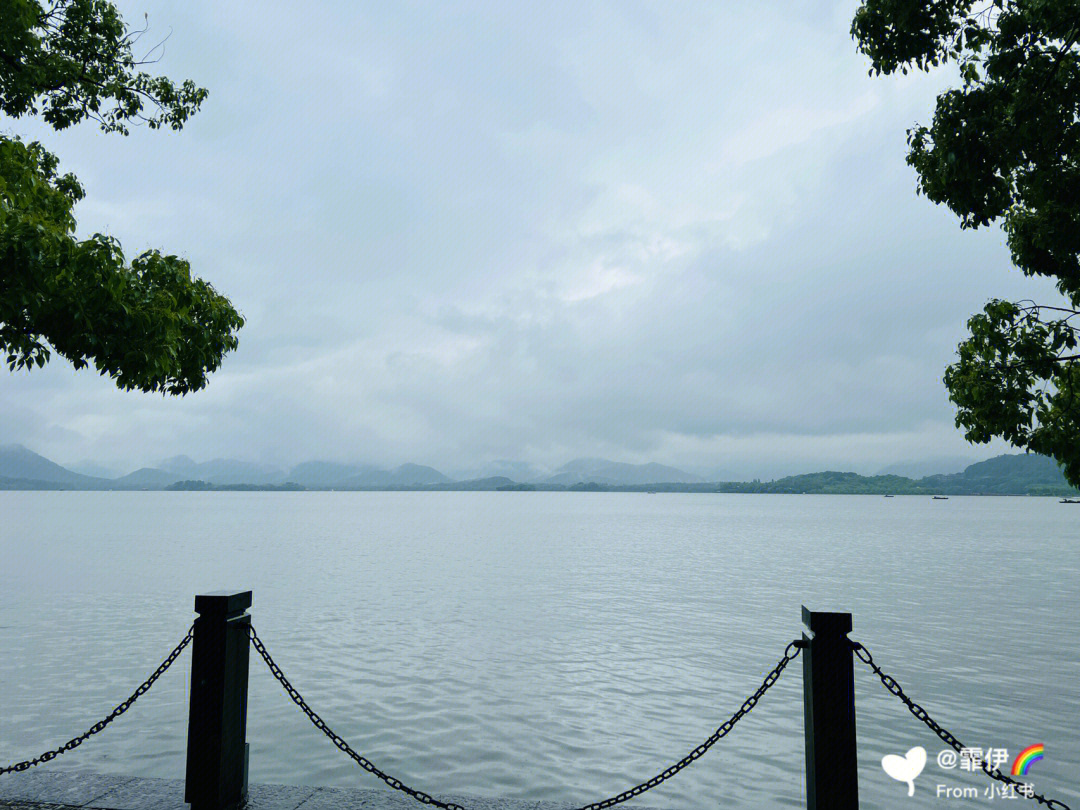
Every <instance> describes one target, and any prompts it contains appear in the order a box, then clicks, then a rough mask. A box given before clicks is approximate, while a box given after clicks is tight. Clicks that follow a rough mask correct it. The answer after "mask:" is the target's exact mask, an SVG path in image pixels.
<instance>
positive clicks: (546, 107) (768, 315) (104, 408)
mask: <svg viewBox="0 0 1080 810" xmlns="http://www.w3.org/2000/svg"><path fill="white" fill-rule="evenodd" d="M120 7H121V9H122V10H123V12H124V14H125V16H126V18H127V19H128V21H129V22H132V23H141V20H142V15H143V13H144V12H148V13H149V21H150V25H151V32H150V34H148V35H147V37H145V38H144V40H143V42H144V43H147V44H151V42H150V40H151V38H152V37H153V36H154V35H155V34H157V35H159V38H160V37H161V36H164V35H166V34H168V33H169V32H171V37H170V38H169V40H168V42H167V43H166V46H165V49H164V57H163V59H162V61H161V62H160V63H159V65H158V66H157V67H158V69H159V70H160V71H161V72H164V73H166V74H167V75H169V76H171V77H173V78H174V79H183V78H192V79H194V80H195V81H196V82H198V83H199V84H201V85H203V86H205V87H207V88H208V89H209V91H210V95H209V98H208V99H207V101H206V103H205V105H204V107H203V110H202V112H200V113H199V114H198V115H197V116H195V117H194V118H193V119H192V120H191V121H190V123H189V124H188V125H187V127H186V128H185V129H184V131H183V132H181V133H171V132H160V131H159V132H151V131H145V130H143V131H137V132H135V133H134V134H133V135H131V136H130V137H128V138H123V137H121V136H117V135H105V134H103V133H101V132H100V131H98V130H97V129H96V128H94V127H93V126H91V125H89V124H83V125H82V126H80V127H77V128H75V129H73V130H69V131H67V132H65V133H62V134H56V133H53V132H51V131H49V130H46V129H44V128H42V127H41V126H40V125H38V124H36V123H35V122H33V121H30V120H27V119H23V120H18V121H12V120H11V119H6V118H5V119H0V127H2V128H3V130H4V131H5V132H6V133H9V134H12V133H14V134H19V135H21V136H23V137H24V138H39V139H41V140H42V141H43V142H45V144H46V145H47V146H48V147H49V148H50V149H52V150H53V151H54V152H56V153H57V155H58V156H59V157H60V160H61V168H62V169H64V170H69V171H74V172H75V173H76V174H77V175H78V177H79V178H80V180H81V181H82V182H83V184H84V185H85V187H86V190H87V198H86V199H85V200H84V201H83V202H81V203H80V204H79V206H78V207H77V209H76V212H77V216H78V220H79V224H80V231H81V232H82V233H84V234H90V233H93V232H96V231H100V232H104V233H108V234H112V235H114V236H116V237H117V238H119V239H120V240H121V243H122V244H123V245H124V248H125V251H126V252H127V254H128V255H129V256H131V255H135V254H136V253H138V252H140V251H141V250H144V249H146V248H150V247H155V248H160V249H162V250H164V251H166V252H172V253H177V254H179V255H181V256H184V257H186V258H188V259H189V260H190V261H191V264H192V267H193V270H194V272H195V273H197V274H198V275H200V276H202V277H203V278H205V279H207V280H209V281H210V282H211V283H213V284H214V285H215V287H216V288H217V289H218V290H219V291H221V292H222V293H224V294H225V295H227V296H228V297H229V298H230V299H231V300H232V301H233V303H234V304H235V305H236V306H237V307H238V309H240V310H241V312H242V313H243V314H244V316H245V317H246V318H247V326H246V327H245V328H244V329H243V330H242V332H241V333H240V348H239V349H238V350H237V351H236V352H235V353H233V354H231V355H229V356H228V357H227V359H226V361H225V364H224V366H223V367H222V368H221V369H220V370H219V371H218V372H217V373H216V374H214V375H213V376H212V377H211V381H210V385H209V386H208V388H207V389H205V390H204V391H202V392H199V393H197V394H194V395H190V396H188V397H186V398H181V399H174V398H162V397H161V396H154V395H147V394H139V393H125V392H120V391H118V390H116V388H115V386H114V385H113V384H112V383H111V382H110V381H109V380H108V379H106V378H102V377H99V376H98V375H96V374H95V373H94V372H93V371H83V372H79V373H76V372H74V371H73V370H72V369H71V366H70V365H69V364H68V363H67V362H66V361H64V360H62V359H54V360H53V361H52V362H51V363H49V365H48V366H47V367H46V368H45V369H44V370H35V371H32V372H21V373H18V374H8V373H5V374H4V375H2V377H0V392H2V397H0V441H3V442H20V443H22V444H25V445H27V446H28V447H30V448H31V449H33V450H36V451H37V452H40V453H43V454H45V455H47V456H49V457H50V458H53V459H55V460H57V461H60V462H69V463H70V462H76V461H79V460H82V459H88V458H92V459H96V460H98V461H101V462H103V463H105V464H108V465H112V466H115V467H117V468H120V469H121V471H127V470H128V469H132V468H134V467H136V466H139V465H141V464H145V463H152V462H155V461H157V460H159V459H161V458H163V457H166V456H170V455H174V454H177V453H186V454H188V455H190V456H192V457H194V458H195V459H196V460H200V461H201V460H205V459H209V458H213V457H217V456H230V457H237V458H242V459H247V460H252V461H264V462H271V463H277V464H289V463H293V462H297V461H302V460H305V459H312V458H321V459H330V460H338V461H363V462H372V463H379V464H386V465H393V464H400V463H402V462H405V461H413V462H418V463H426V464H431V465H433V466H435V467H438V468H439V469H443V470H446V471H455V470H464V469H468V468H471V467H475V466H477V465H480V464H482V463H484V462H487V461H490V460H493V459H519V460H524V461H529V462H532V463H534V464H537V465H541V466H548V467H550V466H556V465H558V464H561V463H563V462H565V461H567V460H569V459H571V458H574V457H578V456H602V457H606V458H611V459H615V460H620V461H629V462H641V461H659V462H664V463H669V464H674V465H677V466H681V467H684V468H686V469H690V470H694V471H699V472H711V471H717V472H719V473H724V474H728V475H749V474H754V475H771V474H777V475H779V474H785V473H790V472H805V471H810V470H814V469H821V468H824V467H829V468H834V469H835V468H841V469H851V470H856V471H861V472H873V471H875V470H876V469H878V468H880V467H882V466H884V465H886V464H889V463H891V462H895V461H902V460H908V459H918V458H923V457H928V456H942V455H970V456H972V457H985V456H987V455H991V454H994V453H996V452H1002V451H1003V450H1004V449H1005V448H1003V447H992V448H989V449H988V448H981V447H969V446H968V445H967V444H966V443H965V442H964V440H963V437H962V435H961V434H960V432H959V431H957V430H956V429H955V428H954V427H953V408H952V406H951V405H950V403H949V402H948V400H947V397H946V393H945V390H944V387H943V385H942V383H941V377H942V373H943V370H944V367H945V366H946V365H947V364H948V363H949V362H950V359H951V358H952V357H953V355H954V352H955V346H956V343H957V342H958V341H959V340H960V339H961V337H962V336H963V334H964V331H965V329H964V322H965V320H966V319H967V317H968V316H969V315H970V314H971V313H973V312H974V311H976V310H978V309H980V308H981V307H982V305H983V304H984V303H985V301H986V299H988V298H990V297H993V296H997V297H1026V296H1032V295H1042V296H1043V297H1044V298H1046V299H1050V298H1051V297H1053V296H1052V295H1051V294H1050V293H1048V292H1047V286H1046V285H1039V284H1037V283H1036V282H1033V281H1031V280H1028V279H1025V278H1024V277H1023V276H1022V275H1021V274H1020V273H1019V272H1018V271H1016V270H1014V269H1011V267H1010V263H1009V256H1008V251H1007V249H1006V247H1005V245H1004V239H1003V237H1002V235H1001V234H1000V232H998V231H980V232H970V231H967V232H962V231H961V230H960V228H959V226H958V223H957V220H956V219H955V217H953V215H952V214H951V213H950V212H948V211H947V210H945V209H943V208H937V207H935V206H934V205H933V204H932V203H930V202H929V201H927V200H926V199H925V198H921V197H917V196H916V195H915V175H914V173H913V171H912V170H911V169H910V168H909V167H908V166H907V165H906V164H905V161H904V158H905V155H906V145H905V137H906V136H905V131H906V129H907V128H908V127H909V126H911V125H912V124H913V123H915V122H918V121H927V120H928V119H929V117H930V115H931V111H932V109H933V100H934V97H935V95H936V93H937V92H939V91H940V90H941V89H942V88H943V87H945V86H946V85H947V84H948V82H949V81H950V79H951V76H950V75H949V74H948V73H937V74H934V75H931V76H929V77H927V76H922V75H919V76H908V77H878V78H871V77H869V76H868V75H867V63H866V60H865V58H864V57H862V56H860V55H859V54H857V53H856V51H855V45H854V43H853V42H852V40H851V38H850V36H849V34H848V29H849V25H850V19H851V16H852V13H853V11H854V9H855V7H856V4H855V3H853V2H842V3H833V4H825V3H822V2H821V1H820V0H814V1H813V2H791V0H779V1H778V2H757V3H752V4H735V3H727V4H724V3H715V2H701V3H671V2H656V3H651V2H612V3H604V2H581V0H576V1H575V2H572V3H565V4H561V3H543V4H529V3H507V2H504V0H495V2H491V3H457V2H454V3H450V2H445V1H444V0H437V1H436V2H431V3H422V2H400V3H384V2H365V3H360V2H354V1H352V0H350V1H349V2H341V3H315V2H312V3H305V4H293V3H260V4H244V3H220V2H189V3H182V4H180V3H164V2H145V1H143V0H125V1H124V2H122V3H120ZM301 9H303V11H301Z"/></svg>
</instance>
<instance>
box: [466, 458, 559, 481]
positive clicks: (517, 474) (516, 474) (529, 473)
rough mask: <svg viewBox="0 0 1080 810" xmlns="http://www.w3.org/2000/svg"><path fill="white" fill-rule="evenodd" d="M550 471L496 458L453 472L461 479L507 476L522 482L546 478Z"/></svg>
mask: <svg viewBox="0 0 1080 810" xmlns="http://www.w3.org/2000/svg"><path fill="white" fill-rule="evenodd" d="M550 474H551V473H550V472H549V471H547V470H542V469H540V468H539V467H535V466H533V465H532V464H530V463H529V462H527V461H511V460H509V459H496V460H495V461H489V462H488V463H487V464H482V465H481V466H479V467H471V468H469V469H466V470H461V471H460V472H457V473H456V474H455V476H454V477H455V478H457V479H458V480H461V481H472V480H479V479H482V478H509V479H510V480H511V481H514V482H517V483H523V482H527V481H538V480H541V479H543V478H547V477H548V476H549V475H550Z"/></svg>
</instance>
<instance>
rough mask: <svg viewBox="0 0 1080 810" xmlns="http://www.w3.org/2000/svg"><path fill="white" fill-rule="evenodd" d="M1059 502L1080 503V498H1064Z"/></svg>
mask: <svg viewBox="0 0 1080 810" xmlns="http://www.w3.org/2000/svg"><path fill="white" fill-rule="evenodd" d="M1058 503H1080V498H1062V499H1061V500H1060V501H1058Z"/></svg>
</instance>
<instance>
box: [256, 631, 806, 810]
mask: <svg viewBox="0 0 1080 810" xmlns="http://www.w3.org/2000/svg"><path fill="white" fill-rule="evenodd" d="M249 632H250V635H251V644H252V646H253V647H254V648H255V651H256V652H258V653H259V655H260V656H261V657H262V659H263V661H265V662H266V665H267V666H268V667H269V668H270V672H271V674H272V675H273V676H274V678H275V679H276V680H277V681H278V683H280V684H281V686H282V687H283V688H284V689H285V692H286V693H287V694H288V695H289V697H290V698H291V699H292V701H293V703H295V704H296V705H297V706H299V707H300V710H301V711H303V712H304V714H306V715H307V717H308V719H309V720H311V722H312V724H313V725H314V726H315V728H317V729H319V731H321V732H322V733H323V734H325V735H326V736H327V737H329V738H330V741H331V742H332V743H334V745H336V746H337V747H338V748H339V749H341V750H342V751H343V752H344V753H345V754H347V755H348V756H349V757H351V758H352V759H353V760H354V761H355V762H356V763H357V764H358V765H359V766H360V767H361V768H363V769H364V770H365V771H367V772H368V773H370V774H372V775H374V776H377V777H378V778H379V779H381V780H382V781H383V782H385V783H386V784H387V785H389V786H390V787H392V788H394V789H395V790H400V791H401V792H403V793H407V794H408V795H410V796H412V797H413V798H414V799H416V800H417V801H420V802H423V803H424V804H432V805H434V806H436V807H441V808H443V810H465V809H464V808H463V807H461V806H460V805H457V804H451V803H447V802H441V801H439V800H438V799H436V798H434V797H433V796H431V795H429V794H427V793H424V792H423V791H420V790H416V789H415V788H411V787H409V786H408V785H406V784H404V783H402V782H401V781H400V780H398V779H395V778H394V777H392V776H388V775H387V774H385V773H383V772H382V771H381V770H379V768H377V767H376V766H375V765H374V764H373V763H372V762H371V761H370V760H369V759H367V758H366V757H364V756H363V755H361V754H359V753H357V752H356V751H354V750H353V748H352V746H350V745H349V744H348V743H347V742H345V740H343V739H342V738H341V737H339V736H338V735H337V734H335V733H334V732H333V731H332V730H331V729H330V727H329V726H327V725H326V721H324V720H323V719H322V718H321V717H319V715H318V714H316V713H315V712H314V711H313V710H312V709H311V707H310V706H308V704H307V702H306V701H305V700H304V698H303V697H302V696H301V695H300V693H299V692H297V691H296V688H295V687H294V686H293V685H292V684H291V683H289V679H288V678H286V677H285V674H284V673H283V672H282V671H281V668H280V667H279V666H278V665H277V664H276V663H275V662H274V659H273V658H271V657H270V653H269V652H268V651H267V649H266V646H265V645H264V644H263V643H262V640H261V639H260V638H259V636H258V634H257V633H256V632H255V628H254V627H251V628H250V630H249ZM804 644H805V643H804V642H803V641H793V642H791V643H790V644H788V645H787V647H786V648H785V649H784V656H783V658H781V659H780V661H779V662H778V663H777V665H776V666H775V667H773V668H772V670H770V672H769V674H768V675H766V676H765V680H764V681H763V682H762V684H761V686H759V687H758V689H757V691H756V692H754V694H752V695H751V696H750V697H748V698H747V699H746V700H745V701H743V704H742V706H740V707H739V709H738V710H737V711H736V712H735V713H734V714H733V715H732V716H731V717H730V718H728V719H727V720H726V721H724V723H723V725H721V726H720V727H719V728H718V729H716V731H714V732H713V733H712V735H711V736H710V737H709V738H708V739H707V740H705V742H703V743H702V744H701V745H699V746H698V747H697V748H695V749H694V750H693V751H691V752H690V753H689V754H687V755H686V756H685V757H683V758H682V759H681V760H679V761H678V762H677V763H675V764H674V765H672V766H670V767H669V768H666V769H665V770H663V771H661V772H660V773H658V774H657V775H656V776H654V777H653V778H652V779H650V780H648V781H647V782H642V783H641V784H640V785H637V786H636V787H632V788H630V789H629V790H626V791H623V792H622V793H620V794H618V795H617V796H612V797H611V798H609V799H604V800H603V801H599V802H593V803H592V804H586V805H584V806H583V807H580V808H578V809H577V810H604V809H605V808H608V807H612V806H614V805H616V804H620V803H622V802H625V801H626V800H627V799H632V798H634V797H635V796H640V795H641V794H642V793H644V792H645V791H647V790H649V789H650V788H654V787H656V786H657V785H659V784H660V783H661V782H665V781H667V780H668V779H670V778H671V777H672V776H674V775H675V774H677V773H678V772H679V771H681V770H682V769H683V768H685V767H686V766H687V765H689V764H690V763H691V762H694V761H695V760H697V759H698V758H699V757H701V756H702V755H704V754H705V752H706V751H708V750H709V749H710V748H712V746H713V744H714V743H716V741H717V740H719V739H720V738H721V737H724V736H726V735H727V734H728V732H730V731H731V729H733V728H734V727H735V724H736V723H738V722H739V720H740V719H742V717H743V716H744V715H745V714H747V713H749V712H750V710H751V709H753V708H754V706H756V705H757V703H758V701H759V700H761V698H762V696H763V695H764V694H765V693H766V692H767V691H769V689H770V688H771V687H772V685H773V684H774V683H776V681H777V680H778V679H779V678H780V673H782V672H783V671H784V669H785V668H786V667H787V665H788V664H789V663H791V662H792V661H793V660H795V658H797V657H798V655H799V651H800V650H801V649H802V648H803V646H804Z"/></svg>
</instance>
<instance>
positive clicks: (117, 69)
mask: <svg viewBox="0 0 1080 810" xmlns="http://www.w3.org/2000/svg"><path fill="white" fill-rule="evenodd" d="M141 33H142V32H139V31H132V30H130V29H129V28H128V27H127V26H126V25H125V23H124V21H123V20H122V18H121V17H120V14H119V12H118V11H117V10H116V7H115V6H114V5H113V4H112V3H111V2H106V0H53V2H52V3H51V4H50V5H48V6H43V5H42V4H40V3H38V2H35V0H0V111H2V112H3V113H4V114H6V115H8V116H10V117H12V118H19V117H21V116H24V115H40V116H41V117H42V118H43V119H44V120H45V121H46V122H48V123H49V124H50V125H51V126H52V127H53V128H55V129H58V130H59V129H65V128H66V127H69V126H71V125H72V124H77V123H79V122H82V121H85V120H87V119H89V120H91V121H95V122H97V123H98V125H99V126H100V127H101V129H102V130H104V131H105V132H119V133H121V134H127V132H128V128H129V127H130V126H131V125H132V124H143V125H145V126H148V127H150V128H152V129H157V128H159V127H162V126H167V127H170V128H172V129H175V130H178V129H181V128H182V127H183V125H184V123H185V122H186V121H187V119H188V117H189V116H190V115H191V114H192V113H194V112H196V111H197V110H198V109H199V105H200V104H201V103H202V101H203V99H204V98H205V97H206V90H204V89H201V88H198V87H196V86H195V85H194V84H193V83H192V82H190V81H185V82H183V83H182V84H180V85H175V84H174V83H173V82H172V81H171V80H169V79H167V78H163V77H155V76H150V75H148V74H146V73H143V72H141V71H140V70H139V67H140V65H141V64H143V63H142V62H141V61H139V60H137V59H136V57H135V56H134V53H133V46H134V45H135V44H136V43H137V42H138V41H139V37H140V34H141ZM57 166H58V161H57V159H56V157H55V156H53V155H51V154H50V153H49V152H47V151H46V150H45V149H43V148H42V147H41V145H40V144H37V143H30V144H25V143H23V142H22V141H21V140H19V139H17V138H7V137H2V136H0V349H2V350H4V351H5V352H6V354H7V362H8V366H9V368H10V369H12V370H15V369H20V368H31V367H34V366H42V365H44V364H45V362H46V361H47V360H48V359H49V357H50V354H51V353H52V352H53V351H55V352H56V353H57V354H60V355H61V356H63V357H66V358H67V359H68V360H70V361H71V362H72V363H73V364H74V366H75V367H76V368H83V367H85V366H87V365H88V364H90V363H92V364H93V365H94V366H95V367H96V368H97V369H98V371H99V372H100V373H101V374H104V375H108V376H110V377H112V378H113V379H114V380H115V381H116V384H117V385H118V386H119V387H121V388H124V389H139V390H142V391H159V392H162V393H169V394H185V393H188V392H190V391H197V390H199V389H201V388H203V387H204V386H205V385H206V382H207V375H208V374H209V373H210V372H212V371H214V370H215V369H217V368H218V367H219V366H220V365H221V361H222V358H223V357H224V355H225V354H226V353H227V352H229V351H231V350H232V349H235V348H236V345H237V339H236V332H237V331H238V330H239V329H240V327H241V326H243V323H244V321H243V319H242V318H241V317H240V315H239V314H238V313H237V312H236V310H235V309H234V308H233V307H232V305H231V304H230V303H229V301H228V300H227V299H226V298H224V297H223V296H221V295H220V294H218V293H217V292H216V291H215V290H214V289H213V287H211V286H210V285H209V284H208V283H206V282H205V281H202V280H200V279H198V278H192V276H191V272H190V268H189V266H188V263H187V262H186V261H184V260H183V259H180V258H178V257H176V256H170V255H164V254H162V253H160V252H159V251H156V250H151V251H147V252H145V253H143V254H141V255H139V256H137V257H135V258H134V259H132V260H131V261H130V262H128V261H127V260H126V259H125V257H124V254H123V252H122V251H121V249H120V245H119V244H118V243H117V242H116V240H114V239H112V238H110V237H108V236H103V235H101V234H95V235H94V236H92V237H90V238H89V239H85V240H80V239H78V238H77V237H76V236H75V228H76V223H75V218H74V211H73V209H74V206H75V204H76V203H77V202H78V201H79V200H80V199H82V197H83V189H82V187H81V186H80V185H79V183H78V181H77V180H76V179H75V177H74V176H72V175H71V174H63V175H61V174H59V173H58V172H57Z"/></svg>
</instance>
